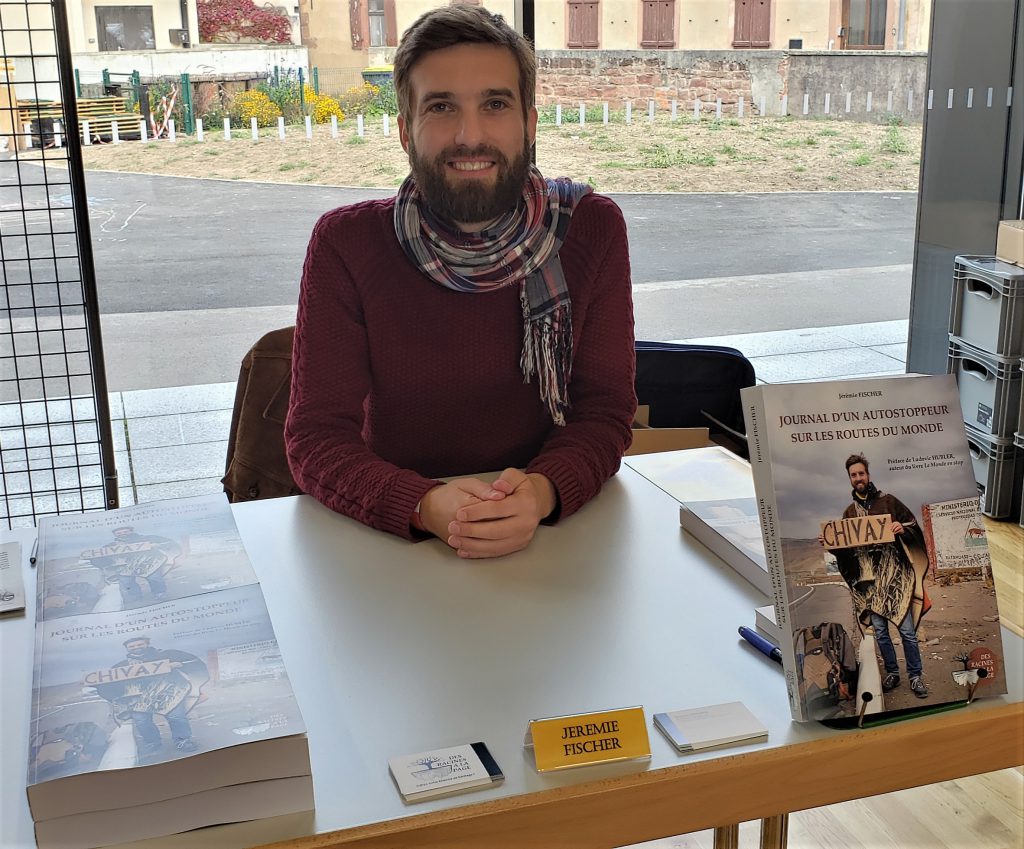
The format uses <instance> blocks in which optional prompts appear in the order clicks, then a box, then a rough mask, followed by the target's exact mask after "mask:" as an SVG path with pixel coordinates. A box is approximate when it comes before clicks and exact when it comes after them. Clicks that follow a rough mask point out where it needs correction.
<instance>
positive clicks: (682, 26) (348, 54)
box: [299, 0, 931, 69]
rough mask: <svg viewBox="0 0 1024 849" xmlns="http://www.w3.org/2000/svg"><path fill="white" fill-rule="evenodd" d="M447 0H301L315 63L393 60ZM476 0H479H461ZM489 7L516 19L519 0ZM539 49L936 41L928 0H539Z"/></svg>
mask: <svg viewBox="0 0 1024 849" xmlns="http://www.w3.org/2000/svg"><path fill="white" fill-rule="evenodd" d="M439 2H444V0H299V20H300V30H301V33H302V43H303V44H305V45H306V46H307V47H308V48H309V55H310V64H311V65H317V66H319V67H321V68H339V69H343V68H344V69H359V68H365V67H371V66H377V65H384V64H389V63H390V61H391V58H392V57H393V55H394V49H395V47H396V46H397V44H398V40H399V38H400V37H401V35H402V33H403V32H404V31H405V30H406V29H407V28H408V27H409V25H410V24H412V23H413V21H415V20H416V18H418V17H419V16H420V15H421V14H422V13H423V12H425V11H427V10H428V9H431V8H434V7H435V6H437V5H439ZM455 2H478V0H455ZM486 6H487V8H488V9H490V10H491V11H493V12H497V13H500V14H502V15H504V16H505V17H506V18H507V19H508V20H510V21H514V20H515V2H514V0H490V2H487V3H486ZM534 8H535V21H534V25H535V35H536V46H537V49H538V50H576V49H579V50H638V51H639V50H733V49H737V50H759V49H773V50H791V49H804V50H837V51H841V50H879V51H897V50H899V51H909V52H923V51H926V50H927V49H928V33H929V27H930V20H931V2H930V0H537V2H536V4H535V7H534Z"/></svg>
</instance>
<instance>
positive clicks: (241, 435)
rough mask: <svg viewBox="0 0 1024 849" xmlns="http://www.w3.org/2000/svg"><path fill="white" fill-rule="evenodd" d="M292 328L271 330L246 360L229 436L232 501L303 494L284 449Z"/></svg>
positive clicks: (226, 485) (228, 473) (227, 481)
mask: <svg viewBox="0 0 1024 849" xmlns="http://www.w3.org/2000/svg"><path fill="white" fill-rule="evenodd" d="M294 334H295V328H294V327H282V328H281V329H280V330H272V331H271V332H270V333H267V334H266V335H264V336H263V337H261V338H260V340H259V341H258V342H257V343H256V344H255V345H253V346H252V348H250V349H249V351H248V353H246V355H245V356H244V357H243V358H242V368H241V371H240V372H239V374H238V388H237V389H236V391H235V406H234V410H233V412H232V415H231V432H230V434H229V436H228V456H227V464H226V468H225V473H224V477H223V478H222V479H221V483H223V484H224V491H225V492H226V493H227V494H228V499H229V500H230V501H254V500H256V499H257V498H277V497H279V496H282V495H299V494H300V493H301V492H302V490H300V489H299V488H298V486H296V484H295V480H294V479H293V478H292V473H291V470H290V469H289V468H288V458H287V456H286V455H285V448H284V422H285V418H286V417H287V415H288V396H289V394H290V392H291V384H292V337H293V336H294Z"/></svg>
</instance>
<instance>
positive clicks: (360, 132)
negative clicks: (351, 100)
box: [356, 112, 365, 138]
mask: <svg viewBox="0 0 1024 849" xmlns="http://www.w3.org/2000/svg"><path fill="white" fill-rule="evenodd" d="M364 132H365V130H364V129H363V115H362V113H361V112H360V113H359V114H358V115H356V135H357V136H359V137H360V138H362V137H363V133H364Z"/></svg>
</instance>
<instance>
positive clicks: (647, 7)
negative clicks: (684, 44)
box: [640, 0, 676, 49]
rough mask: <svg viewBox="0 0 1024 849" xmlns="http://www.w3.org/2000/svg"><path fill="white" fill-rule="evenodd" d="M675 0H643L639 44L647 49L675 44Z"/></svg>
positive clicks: (673, 45)
mask: <svg viewBox="0 0 1024 849" xmlns="http://www.w3.org/2000/svg"><path fill="white" fill-rule="evenodd" d="M675 5H676V4H675V0H644V9H643V25H642V27H641V30H640V46H641V47H643V48H647V49H654V48H659V47H661V48H666V47H675V46H676V37H675V22H676V8H675Z"/></svg>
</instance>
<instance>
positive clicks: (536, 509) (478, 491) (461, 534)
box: [420, 469, 556, 558]
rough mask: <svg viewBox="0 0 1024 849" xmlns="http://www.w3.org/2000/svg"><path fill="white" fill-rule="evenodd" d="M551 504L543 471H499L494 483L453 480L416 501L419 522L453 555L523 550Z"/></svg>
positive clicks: (478, 555)
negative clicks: (499, 474)
mask: <svg viewBox="0 0 1024 849" xmlns="http://www.w3.org/2000/svg"><path fill="white" fill-rule="evenodd" d="M555 506H556V496H555V488H554V486H552V484H551V481H549V480H548V479H547V478H546V477H545V476H544V475H541V474H536V473H531V474H526V473H524V472H522V471H521V470H519V469H505V471H504V472H502V473H501V476H500V477H499V478H498V479H497V480H496V481H494V483H486V482H485V481H482V480H480V479H479V478H459V479H457V480H453V481H450V482H449V483H446V484H442V485H441V486H435V487H434V488H433V489H431V490H430V491H429V492H427V494H426V495H424V496H423V501H422V502H421V503H420V522H421V523H422V525H423V527H424V529H426V530H427V531H429V532H430V533H432V534H433V535H434V536H436V537H438V538H439V539H442V540H444V541H445V542H446V543H447V544H448V545H450V546H451V547H452V548H454V549H455V550H456V552H458V555H459V557H466V558H483V557H500V556H502V555H503V554H511V553H512V552H513V551H519V550H520V549H523V548H526V546H527V545H529V543H530V540H532V539H533V535H534V533H535V532H536V530H537V525H539V524H540V523H541V521H542V520H543V519H545V518H546V517H547V516H549V515H550V514H551V513H552V511H553V510H554V509H555Z"/></svg>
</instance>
